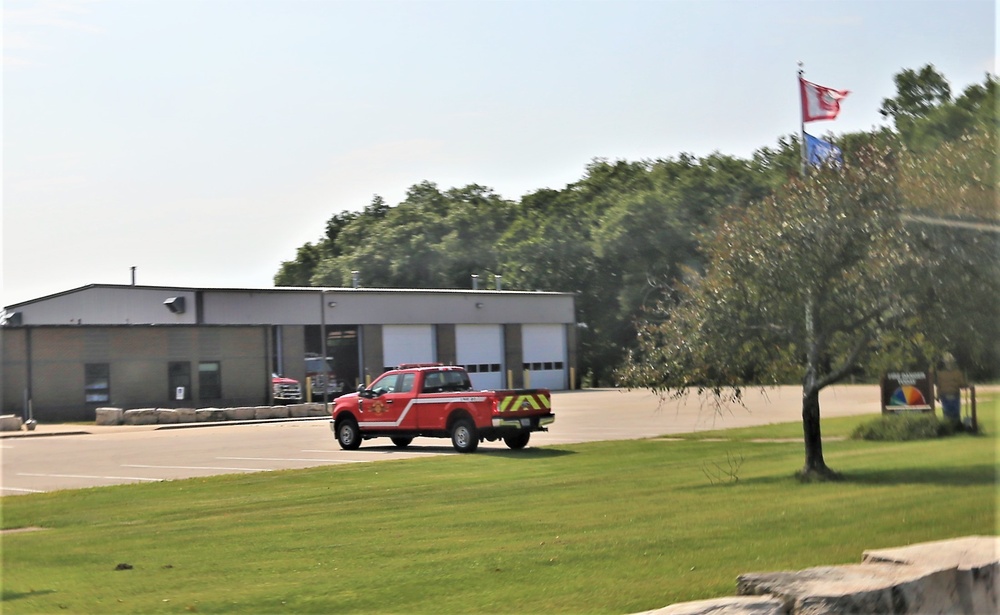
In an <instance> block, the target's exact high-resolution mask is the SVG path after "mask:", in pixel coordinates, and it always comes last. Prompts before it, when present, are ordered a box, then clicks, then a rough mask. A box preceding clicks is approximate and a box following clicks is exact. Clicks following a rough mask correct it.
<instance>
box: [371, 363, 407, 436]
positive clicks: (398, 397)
mask: <svg viewBox="0 0 1000 615" xmlns="http://www.w3.org/2000/svg"><path fill="white" fill-rule="evenodd" d="M415 381H416V374H413V373H406V374H387V375H385V376H382V377H381V378H379V379H377V380H376V381H375V382H373V383H372V384H371V386H370V387H368V390H369V391H371V392H372V393H373V394H374V395H373V396H372V397H367V396H366V397H360V398H359V399H360V400H361V420H360V421H358V423H359V424H360V425H361V427H362V428H366V427H367V428H376V429H412V428H414V427H415V426H416V412H415V411H414V410H413V398H414V397H415V396H416V394H417V391H416V389H415V387H414V384H415Z"/></svg>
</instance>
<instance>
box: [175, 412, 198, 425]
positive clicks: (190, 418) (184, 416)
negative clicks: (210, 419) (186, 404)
mask: <svg viewBox="0 0 1000 615" xmlns="http://www.w3.org/2000/svg"><path fill="white" fill-rule="evenodd" d="M174 412H175V413H176V414H177V422H178V423H194V422H195V420H196V419H195V417H196V415H195V409H194V408H175V409H174Z"/></svg>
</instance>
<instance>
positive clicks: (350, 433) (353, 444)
mask: <svg viewBox="0 0 1000 615" xmlns="http://www.w3.org/2000/svg"><path fill="white" fill-rule="evenodd" d="M337 442H339V443H340V448H342V449H344V450H345V451H354V450H357V449H358V448H359V447H360V446H361V430H360V429H358V422H357V421H355V420H354V419H344V420H343V421H342V422H341V423H340V425H339V426H338V427H337Z"/></svg>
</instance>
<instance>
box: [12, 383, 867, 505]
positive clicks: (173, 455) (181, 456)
mask: <svg viewBox="0 0 1000 615" xmlns="http://www.w3.org/2000/svg"><path fill="white" fill-rule="evenodd" d="M820 403H821V407H822V413H823V416H824V417H833V416H845V415H853V414H877V413H878V412H879V401H878V387H876V386H868V385H866V386H836V387H830V388H828V389H827V390H825V391H823V393H822V395H821V397H820ZM746 404H747V407H746V408H740V407H734V408H727V409H716V408H714V407H713V406H712V404H710V403H708V402H705V401H703V400H699V399H698V398H697V397H691V398H688V399H687V400H683V401H671V402H668V403H664V404H661V403H660V400H659V399H658V398H657V397H656V396H655V395H653V394H651V393H649V392H648V391H631V392H629V391H621V390H613V389H588V390H583V391H566V392H560V393H555V394H554V399H553V409H554V411H555V413H556V422H555V424H554V425H552V427H551V428H550V431H549V432H547V433H536V434H533V435H532V439H531V443H530V444H529V446H545V445H552V444H568V443H575V442H591V441H598V440H625V439H634V438H646V437H655V436H659V435H664V434H672V433H686V432H692V431H703V430H707V429H720V428H727V427H743V426H749V425H760V424H767V423H779V422H788V421H798V420H800V418H801V393H800V389H799V388H798V387H779V388H776V389H769V390H766V392H765V393H764V394H761V393H760V392H758V391H750V392H749V393H748V394H747V398H746ZM200 425H201V426H198V427H186V428H163V427H160V428H157V427H156V426H121V427H102V426H94V425H39V426H38V428H37V429H36V430H35V431H34V432H30V433H29V432H19V433H16V434H4V435H5V437H4V438H3V439H0V465H2V482H0V494H2V495H5V496H6V495H16V494H24V493H34V492H40V491H52V490H57V489H78V488H83V487H97V486H103V485H114V484H121V483H139V482H149V481H160V480H171V479H178V478H192V477H198V476H208V475H213V474H227V473H242V472H262V471H272V470H283V469H290V468H306V467H311V466H320V465H336V464H349V463H364V462H370V461H378V460H383V459H406V458H413V457H423V456H427V455H440V454H455V453H454V452H453V450H452V448H451V443H450V441H448V440H444V439H431V438H418V439H416V440H414V443H413V445H411V446H410V447H409V448H407V449H397V448H396V447H395V446H393V445H392V444H391V443H390V442H389V440H388V439H387V438H378V439H375V440H368V441H365V442H364V443H363V444H362V447H361V449H360V450H357V451H342V450H340V447H339V446H338V445H337V442H336V439H335V438H334V436H333V433H332V432H331V431H330V428H329V423H328V421H327V420H326V419H321V420H297V421H288V422H275V423H258V424H242V425H224V424H208V425H209V426H204V425H206V424H200ZM497 448H500V449H506V447H505V446H504V445H503V443H500V442H496V443H488V442H487V443H484V444H483V445H482V446H481V447H480V451H481V452H480V453H477V454H489V451H490V450H493V449H497Z"/></svg>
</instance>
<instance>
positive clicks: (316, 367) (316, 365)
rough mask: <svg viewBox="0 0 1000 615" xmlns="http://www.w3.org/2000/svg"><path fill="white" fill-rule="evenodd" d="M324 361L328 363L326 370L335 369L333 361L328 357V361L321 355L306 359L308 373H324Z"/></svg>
mask: <svg viewBox="0 0 1000 615" xmlns="http://www.w3.org/2000/svg"><path fill="white" fill-rule="evenodd" d="M324 363H325V364H326V370H325V371H328V372H332V371H333V363H331V362H330V360H329V359H327V360H326V361H323V359H322V358H321V357H313V358H307V359H306V373H307V374H319V373H322V372H323V371H324V370H323V364H324Z"/></svg>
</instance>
